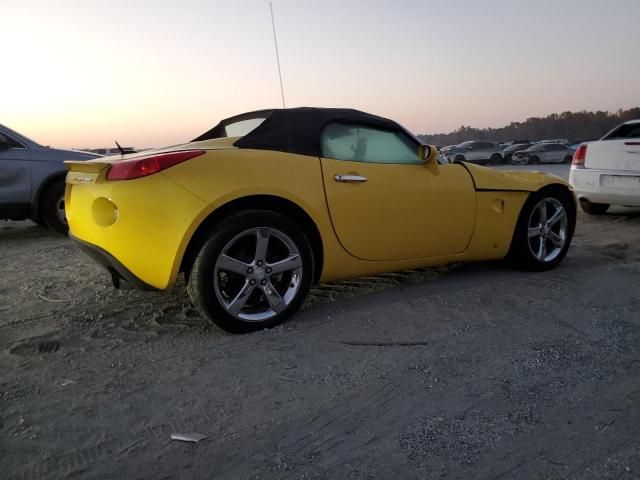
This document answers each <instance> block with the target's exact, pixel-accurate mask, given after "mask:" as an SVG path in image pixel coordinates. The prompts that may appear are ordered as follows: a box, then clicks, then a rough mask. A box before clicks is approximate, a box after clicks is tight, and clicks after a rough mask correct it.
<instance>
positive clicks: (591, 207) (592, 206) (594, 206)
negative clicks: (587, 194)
mask: <svg viewBox="0 0 640 480" xmlns="http://www.w3.org/2000/svg"><path fill="white" fill-rule="evenodd" d="M610 206H611V205H609V204H608V203H592V202H590V201H588V200H580V208H581V209H582V211H583V212H584V213H586V214H588V215H604V214H605V213H607V210H609V207H610Z"/></svg>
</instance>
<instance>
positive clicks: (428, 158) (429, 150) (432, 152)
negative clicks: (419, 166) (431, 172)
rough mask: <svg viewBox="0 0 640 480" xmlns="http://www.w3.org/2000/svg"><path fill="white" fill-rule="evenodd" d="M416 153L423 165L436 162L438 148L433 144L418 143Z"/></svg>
mask: <svg viewBox="0 0 640 480" xmlns="http://www.w3.org/2000/svg"><path fill="white" fill-rule="evenodd" d="M418 155H419V156H420V159H421V160H422V161H423V162H424V164H425V165H432V164H436V163H438V162H437V158H438V149H437V148H436V147H434V146H433V145H420V147H419V148H418Z"/></svg>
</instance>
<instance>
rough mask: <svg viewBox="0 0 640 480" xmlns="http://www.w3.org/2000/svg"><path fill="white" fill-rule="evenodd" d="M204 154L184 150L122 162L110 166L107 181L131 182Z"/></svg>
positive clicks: (202, 152) (197, 151) (201, 151)
mask: <svg viewBox="0 0 640 480" xmlns="http://www.w3.org/2000/svg"><path fill="white" fill-rule="evenodd" d="M204 153H205V151H204V150H186V151H182V152H169V153H161V154H158V155H151V156H148V157H140V158H132V159H130V160H122V161H120V162H117V163H114V164H113V165H111V167H110V168H109V171H108V172H107V180H132V179H134V178H140V177H146V176H148V175H153V174H154V173H158V172H161V171H162V170H165V169H167V168H169V167H173V166H174V165H177V164H178V163H182V162H184V161H186V160H190V159H192V158H195V157H199V156H200V155H202V154H204Z"/></svg>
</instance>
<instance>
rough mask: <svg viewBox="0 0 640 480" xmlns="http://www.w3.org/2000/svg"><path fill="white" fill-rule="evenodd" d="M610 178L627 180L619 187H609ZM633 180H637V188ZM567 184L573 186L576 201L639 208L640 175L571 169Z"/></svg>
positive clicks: (614, 171) (612, 171) (613, 171)
mask: <svg viewBox="0 0 640 480" xmlns="http://www.w3.org/2000/svg"><path fill="white" fill-rule="evenodd" d="M611 177H616V178H617V177H620V178H623V179H625V180H626V179H628V181H627V182H625V183H624V184H621V185H620V186H615V185H611V183H610V182H608V181H607V180H608V179H610V178H611ZM633 179H638V182H637V186H636V187H633V186H630V184H635V181H634V180H633ZM569 183H571V185H573V188H574V189H575V193H576V196H577V197H578V199H582V200H586V201H589V202H592V203H608V204H614V205H625V206H629V207H640V173H636V172H625V171H617V170H594V169H588V168H585V169H581V168H577V169H574V168H572V169H571V172H570V173H569Z"/></svg>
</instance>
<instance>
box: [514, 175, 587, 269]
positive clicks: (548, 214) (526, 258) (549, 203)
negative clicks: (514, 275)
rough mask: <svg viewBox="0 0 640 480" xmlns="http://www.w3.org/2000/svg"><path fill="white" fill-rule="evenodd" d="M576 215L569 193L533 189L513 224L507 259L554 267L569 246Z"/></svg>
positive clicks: (529, 266) (535, 266) (522, 264)
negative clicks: (535, 190) (514, 226)
mask: <svg viewBox="0 0 640 480" xmlns="http://www.w3.org/2000/svg"><path fill="white" fill-rule="evenodd" d="M575 219H576V211H575V203H574V201H573V198H572V196H571V193H569V192H567V191H565V190H563V189H561V188H553V187H552V188H545V189H543V190H540V191H538V192H535V193H532V194H531V195H530V196H529V198H528V199H527V201H526V202H525V204H524V206H523V208H522V211H521V212H520V217H519V218H518V222H517V224H516V230H515V232H514V235H513V240H512V242H511V249H510V251H509V258H510V260H512V261H513V262H514V263H516V264H517V265H518V266H520V267H523V268H526V269H528V270H549V269H551V268H553V267H555V266H556V265H558V264H559V263H560V262H561V261H562V259H563V258H564V256H565V255H566V253H567V250H568V249H569V245H570V244H571V239H572V238H573V232H574V229H575Z"/></svg>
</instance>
